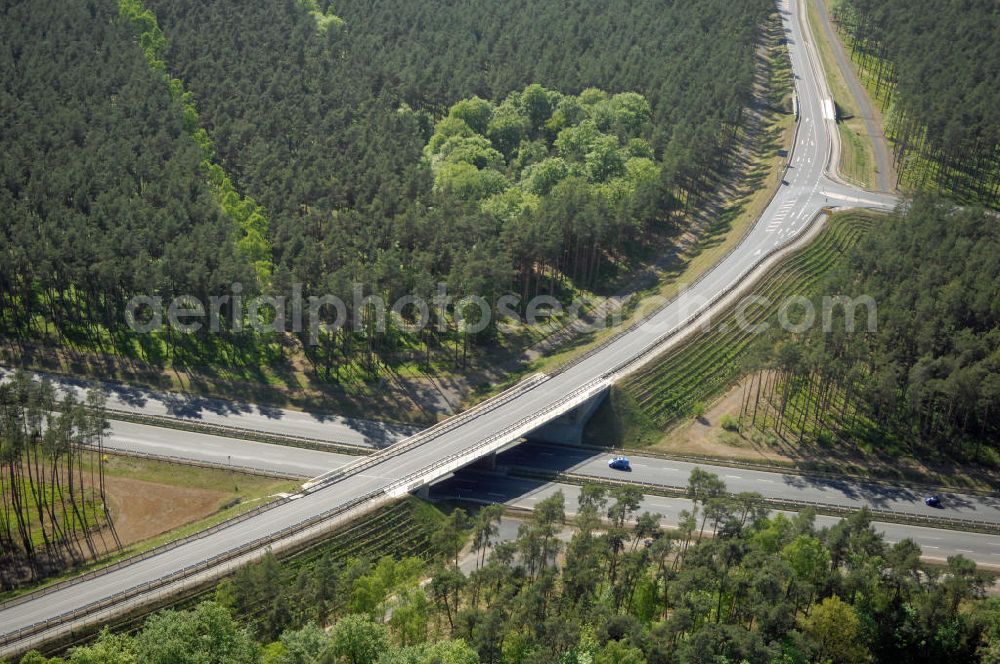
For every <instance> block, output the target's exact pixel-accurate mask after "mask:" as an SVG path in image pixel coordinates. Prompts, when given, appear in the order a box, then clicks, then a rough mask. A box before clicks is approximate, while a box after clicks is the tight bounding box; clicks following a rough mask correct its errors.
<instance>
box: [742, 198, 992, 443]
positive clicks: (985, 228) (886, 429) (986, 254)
mask: <svg viewBox="0 0 1000 664" xmlns="http://www.w3.org/2000/svg"><path fill="white" fill-rule="evenodd" d="M812 292H813V293H815V294H816V295H815V297H814V311H815V312H816V313H817V324H816V325H814V326H812V327H811V329H809V330H808V331H806V332H800V333H792V332H787V331H782V330H781V328H780V326H779V325H773V326H772V328H771V329H772V330H775V334H774V335H772V336H769V337H768V338H767V339H766V340H764V342H763V343H760V344H758V346H757V352H756V353H755V354H753V355H752V356H751V358H750V362H749V366H750V367H751V368H752V369H757V368H762V367H763V368H766V369H769V371H766V372H762V373H758V374H757V377H756V379H755V382H754V384H752V385H750V386H749V387H748V390H747V394H746V395H745V406H744V412H743V417H742V419H743V421H744V423H746V424H749V425H751V426H756V427H761V426H763V427H767V428H772V429H774V430H776V431H777V432H779V433H783V434H784V435H786V436H792V437H795V438H798V439H801V438H802V437H803V436H810V437H813V438H816V437H820V438H822V439H824V440H826V441H828V442H831V441H832V440H834V439H835V438H836V437H845V438H848V439H851V440H854V441H856V442H861V443H864V444H868V445H870V446H871V447H872V448H873V449H876V450H881V451H885V452H892V453H897V454H898V453H905V454H914V453H917V452H918V451H928V450H929V451H931V452H935V451H936V452H940V453H945V454H948V455H951V456H953V457H957V458H964V459H970V460H972V459H975V460H985V459H987V458H989V459H992V460H993V461H996V460H997V452H998V443H1000V426H998V423H1000V297H998V293H1000V223H998V221H997V218H996V216H995V215H994V214H993V213H991V212H988V211H986V210H984V209H983V208H959V207H955V206H954V204H953V203H951V202H949V201H948V200H944V199H940V198H935V197H931V196H927V195H924V196H920V197H918V198H916V199H915V200H914V201H913V202H912V203H911V204H910V205H909V207H908V208H907V209H906V210H905V211H903V212H902V213H897V214H896V215H894V216H892V217H891V218H890V219H889V220H888V221H887V223H886V224H885V225H884V226H883V230H882V231H881V232H879V233H871V234H869V235H868V236H867V237H866V239H864V240H863V241H862V242H861V243H859V244H858V246H857V247H855V248H854V249H853V250H852V251H850V252H849V253H848V256H847V260H845V261H842V262H841V263H839V264H838V265H837V266H836V268H835V269H833V270H831V271H830V272H829V273H828V274H827V276H826V277H825V278H824V279H822V280H821V281H820V282H819V283H818V284H817V285H816V286H815V287H814V289H813V291H812ZM823 295H846V296H848V297H851V298H855V297H858V296H861V295H866V296H870V297H871V298H872V300H873V301H874V303H875V306H876V311H877V315H876V318H877V328H876V329H874V330H869V329H868V327H867V321H868V316H869V308H868V307H866V306H860V307H858V308H857V312H856V317H855V318H856V320H855V325H856V329H855V330H854V331H853V332H848V331H847V325H846V321H845V319H844V317H845V309H843V308H841V307H836V308H834V309H833V315H832V317H831V321H832V325H831V327H830V331H829V332H825V331H824V330H823V326H822V325H821V324H819V323H820V322H821V321H819V316H820V312H821V311H822V309H823V303H822V297H821V296H823ZM796 316H797V314H796V313H793V315H792V320H793V321H795V322H797V321H798V320H799V319H798V318H797V317H796ZM758 383H759V384H758ZM984 445H985V449H984ZM986 451H989V452H990V454H989V457H987V456H984V452H986Z"/></svg>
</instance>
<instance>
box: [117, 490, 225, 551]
mask: <svg viewBox="0 0 1000 664" xmlns="http://www.w3.org/2000/svg"><path fill="white" fill-rule="evenodd" d="M105 485H106V491H107V497H108V506H109V507H110V508H111V516H112V518H113V519H114V524H115V529H116V530H117V531H118V536H119V537H120V538H121V541H122V545H123V546H128V545H130V544H134V543H135V542H139V541H142V540H144V539H149V538H150V537H155V536H156V535H160V534H162V533H165V532H167V531H168V530H173V529H174V528H179V527H180V526H183V525H186V524H189V523H192V522H194V521H197V520H199V519H203V518H205V517H207V516H209V515H211V514H214V513H215V512H217V511H218V510H219V508H220V507H222V505H223V503H225V501H226V499H227V498H229V495H230V494H228V493H226V492H224V491H212V490H209V489H197V488H193V487H176V486H169V485H164V484H156V483H153V482H146V481H144V480H137V479H132V478H127V477H114V476H108V477H107V478H106V480H105Z"/></svg>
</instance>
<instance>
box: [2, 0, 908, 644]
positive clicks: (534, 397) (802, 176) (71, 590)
mask: <svg viewBox="0 0 1000 664" xmlns="http://www.w3.org/2000/svg"><path fill="white" fill-rule="evenodd" d="M779 6H780V7H781V9H782V20H783V21H784V24H785V27H786V29H787V32H788V44H789V50H790V55H791V59H792V66H793V70H794V72H795V76H796V80H795V84H796V89H797V93H798V99H799V110H800V125H799V130H798V133H797V137H796V141H795V146H794V149H793V151H792V163H791V169H790V170H789V173H788V175H787V176H786V180H787V181H788V182H789V184H788V185H782V186H781V187H779V189H778V191H777V193H776V194H775V196H774V199H773V200H772V202H771V204H770V205H769V206H768V208H767V209H766V211H765V212H764V214H763V215H762V217H761V219H760V220H758V222H757V223H756V224H755V225H754V227H753V228H752V229H751V230H750V232H749V233H748V234H747V236H746V237H745V238H744V240H743V241H742V243H741V244H740V245H739V246H738V247H737V248H736V250H735V251H733V252H732V253H730V254H728V255H727V256H726V257H725V258H724V259H723V260H722V261H720V262H719V263H718V264H717V265H716V266H715V267H713V268H712V269H711V270H710V271H709V272H708V273H706V274H705V275H704V277H703V278H702V279H700V280H699V281H697V282H696V283H694V284H692V285H691V286H690V287H689V288H688V289H687V290H685V291H684V292H683V293H682V294H681V295H680V296H679V297H678V298H676V299H675V300H674V301H673V302H671V303H670V304H669V305H667V306H666V307H664V308H662V309H660V310H659V311H658V312H657V313H655V314H654V315H653V316H652V317H651V318H649V319H648V320H646V321H645V322H644V323H643V324H642V325H639V326H637V327H635V328H632V329H631V330H629V331H628V332H627V333H625V334H623V335H621V336H619V337H617V338H615V339H613V340H612V341H611V342H610V343H608V344H606V345H604V346H602V347H601V348H599V349H598V350H597V351H595V352H594V353H592V354H590V355H588V356H587V357H586V358H585V359H584V360H583V361H580V362H578V363H576V364H574V365H572V366H570V367H568V368H566V369H565V370H563V371H562V372H560V373H558V374H555V375H553V376H551V377H550V378H548V380H544V381H542V382H539V383H538V384H536V385H535V386H534V387H532V388H531V389H530V390H528V391H525V392H523V393H517V396H514V397H512V398H510V399H507V400H502V401H499V402H495V405H492V406H491V407H489V408H480V409H477V410H476V411H474V413H475V415H474V416H473V415H466V416H462V415H460V416H458V417H457V419H456V420H455V422H456V424H455V425H454V426H445V427H441V428H439V429H436V432H437V433H436V434H435V435H434V436H433V438H428V439H426V442H423V444H421V445H419V446H407V447H405V448H404V449H402V450H401V451H398V452H396V453H394V454H389V455H386V456H385V457H383V458H381V459H380V460H379V462H378V463H377V465H374V466H372V467H367V468H365V469H363V470H361V471H359V472H355V473H353V474H349V475H347V476H345V477H343V478H341V479H338V480H337V481H335V482H331V483H327V484H324V485H322V486H321V487H320V488H318V489H317V490H314V491H312V492H310V493H307V494H305V495H303V496H301V497H299V498H298V499H296V500H292V501H289V502H286V503H284V504H282V505H280V506H278V507H276V508H274V509H271V510H268V511H265V512H263V513H260V514H258V515H256V516H254V517H253V518H251V519H247V520H244V521H241V522H238V523H235V524H233V525H230V526H229V527H227V528H224V529H221V530H219V531H217V532H215V533H212V534H210V535H206V536H205V537H202V538H200V539H196V540H193V541H190V542H187V543H185V544H183V545H181V546H178V547H176V548H173V549H170V550H168V551H163V552H160V553H158V554H157V555H154V556H151V557H149V558H147V559H145V560H141V561H138V562H136V563H133V564H131V565H127V566H125V567H122V568H119V569H116V570H113V571H110V572H109V573H107V574H104V575H102V576H98V577H96V578H93V579H88V580H84V581H82V582H80V583H77V584H75V585H72V586H69V587H66V588H62V589H59V590H56V591H53V592H51V593H49V594H47V595H43V596H39V597H36V598H33V599H31V600H30V601H27V602H25V603H22V604H20V605H17V606H14V607H8V608H6V609H3V610H0V631H2V634H4V635H6V634H10V633H12V632H16V631H17V630H19V629H21V628H26V627H31V626H32V625H34V624H35V623H38V622H40V621H48V620H51V621H52V622H46V623H45V624H46V627H45V634H52V633H54V632H55V630H58V629H68V628H69V627H71V626H76V625H79V624H82V623H83V622H85V621H86V620H87V618H86V617H85V616H84V617H81V618H74V619H72V620H69V619H66V618H65V614H66V613H67V612H69V611H72V610H75V609H77V608H79V607H83V606H85V605H87V604H88V603H90V602H93V601H95V600H101V599H105V598H108V597H110V596H112V595H113V594H115V593H116V592H118V591H122V590H126V589H131V588H136V587H137V586H141V585H143V584H144V583H147V582H151V581H156V580H157V579H160V578H163V577H164V576H166V575H168V574H170V573H172V572H177V571H180V570H183V569H185V568H186V567H188V566H190V565H193V564H197V563H200V562H202V561H205V560H208V559H210V558H212V557H213V556H215V555H216V554H220V553H223V552H226V551H232V550H234V549H236V548H238V547H240V546H241V545H244V544H249V543H253V542H256V541H257V540H258V539H259V538H260V537H262V536H265V535H269V534H272V533H276V532H279V531H281V530H282V529H284V528H286V527H288V526H291V525H294V524H297V523H301V522H304V521H306V520H308V519H309V518H310V517H313V516H317V515H320V514H323V513H325V512H326V511H328V510H330V509H333V508H337V507H341V506H344V505H347V504H350V503H351V502H352V501H353V500H354V499H356V498H358V497H361V496H371V498H370V500H375V498H376V496H377V495H379V493H381V495H385V492H390V493H391V494H392V495H394V492H395V491H396V490H398V489H399V488H400V487H401V488H402V489H403V490H405V489H408V488H415V487H416V486H419V485H420V483H423V482H429V481H432V480H434V479H438V478H440V477H442V476H443V475H444V474H447V472H449V470H448V466H446V465H444V463H445V462H451V463H465V462H466V461H472V460H473V459H472V458H470V457H471V456H475V454H479V450H478V446H479V445H480V444H481V443H483V442H484V441H499V442H501V443H503V442H504V440H502V438H503V437H504V436H512V437H511V438H510V439H509V440H508V441H507V442H509V441H510V440H514V439H516V437H517V436H518V435H521V434H520V433H518V432H519V431H523V430H524V429H525V427H537V426H540V425H541V424H543V423H545V422H546V421H548V420H549V419H551V418H552V416H553V415H555V414H558V413H559V412H562V411H560V408H562V407H564V406H566V405H567V404H568V403H569V402H570V401H571V400H572V398H573V397H576V396H578V395H579V394H581V393H583V392H584V391H586V390H587V389H590V386H593V385H607V384H609V383H610V382H611V381H612V380H614V379H615V378H616V377H618V376H619V375H620V373H619V372H620V371H621V370H622V369H623V368H624V367H626V366H629V367H634V366H635V365H636V364H637V363H638V362H639V361H643V360H646V359H648V358H650V357H651V356H653V354H654V351H655V350H657V349H658V348H660V347H661V345H660V344H661V343H662V341H663V335H665V334H668V333H677V332H680V331H682V330H686V329H688V326H689V325H690V324H691V320H690V319H691V316H692V313H694V312H696V311H700V308H701V306H703V305H704V304H705V303H707V302H711V301H713V300H714V298H716V297H718V296H719V295H720V294H722V293H726V292H729V291H730V290H731V289H733V288H734V287H736V286H738V285H739V284H740V283H743V281H744V280H745V279H746V277H747V276H748V275H749V274H750V273H751V272H752V271H753V270H754V269H756V268H757V267H758V264H759V263H760V261H761V260H763V259H764V258H765V257H766V256H767V255H769V254H770V252H771V251H772V250H776V249H778V248H780V247H782V246H784V245H786V244H788V243H789V242H791V241H792V240H793V239H795V238H796V237H797V236H798V235H800V234H801V233H802V232H803V230H804V229H805V227H806V225H807V223H808V222H809V220H811V219H812V218H813V217H814V216H815V215H816V214H817V213H818V212H819V211H820V209H821V208H822V207H824V206H826V205H839V204H843V205H844V206H845V207H869V208H876V209H891V208H892V207H893V206H894V205H895V200H894V199H893V198H892V197H889V196H882V195H876V194H870V193H866V192H862V191H860V190H853V189H851V188H849V187H847V186H845V185H842V184H839V183H837V182H835V181H833V180H831V179H829V178H827V177H826V175H824V170H825V169H826V167H827V164H828V163H829V162H830V158H831V156H832V154H833V152H834V146H833V143H832V142H831V136H832V135H833V132H835V128H834V120H833V118H832V117H827V116H824V114H823V112H822V110H821V109H822V108H823V107H824V101H825V100H828V98H829V95H828V94H826V93H825V84H824V82H823V81H822V77H821V75H820V73H819V72H820V69H819V64H818V62H817V61H815V59H814V58H815V55H814V53H813V47H811V46H809V45H808V44H806V43H805V41H804V39H805V38H804V33H803V30H802V28H801V18H800V14H801V12H800V11H799V9H800V8H799V6H798V2H796V3H794V5H789V4H788V2H787V0H783V2H782V3H780V5H779ZM792 6H794V8H795V10H796V11H789V8H790V7H792ZM848 199H853V200H848ZM515 392H516V389H515ZM529 430H530V429H529ZM421 440H425V439H424V438H421ZM473 448H476V449H475V451H473ZM390 449H391V448H390ZM404 478H405V479H406V482H405V483H404V484H402V485H399V486H394V483H395V482H396V481H398V480H401V479H404ZM19 647H20V645H19V643H18V642H13V643H7V644H6V645H4V646H3V647H2V648H0V650H2V651H4V652H0V656H2V655H3V654H5V652H14V651H16V650H17V649H18V648H19Z"/></svg>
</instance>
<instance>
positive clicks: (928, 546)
mask: <svg viewBox="0 0 1000 664" xmlns="http://www.w3.org/2000/svg"><path fill="white" fill-rule="evenodd" d="M924 548H925V549H940V548H941V547H939V546H931V545H930V544H924Z"/></svg>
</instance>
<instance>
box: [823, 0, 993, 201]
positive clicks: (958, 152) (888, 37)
mask: <svg viewBox="0 0 1000 664" xmlns="http://www.w3.org/2000/svg"><path fill="white" fill-rule="evenodd" d="M833 15H834V18H835V19H836V20H837V21H838V23H839V24H840V27H841V30H842V31H843V33H844V34H845V35H846V37H847V40H848V42H849V45H850V47H851V52H852V56H853V57H854V60H855V62H856V63H857V64H858V65H859V67H860V68H861V70H862V75H863V76H865V77H867V78H870V79H871V80H872V84H873V86H874V88H875V92H876V96H877V97H878V98H879V99H881V101H882V106H883V112H887V120H886V132H887V135H888V136H889V137H890V138H891V139H892V140H893V143H894V154H895V160H896V166H897V171H898V172H899V174H900V178H901V179H903V180H904V182H905V184H908V185H915V186H916V187H917V188H925V187H933V188H934V189H938V190H941V191H943V192H948V193H950V194H952V195H954V196H956V197H957V198H959V199H960V200H963V201H965V202H976V201H978V202H980V203H983V204H986V205H989V206H990V207H993V208H997V207H1000V49H997V47H996V45H997V43H998V42H1000V15H998V13H997V6H996V2H994V1H993V0H950V1H947V2H936V1H933V0H837V1H836V2H834V4H833Z"/></svg>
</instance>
